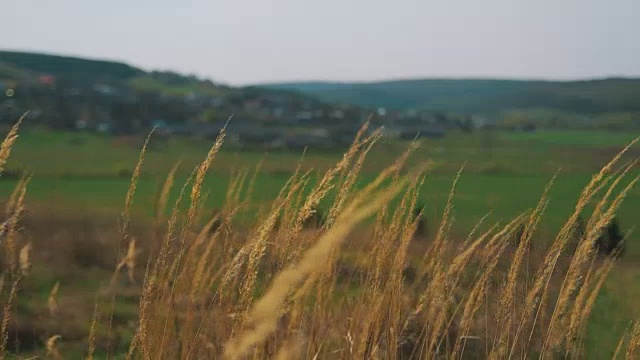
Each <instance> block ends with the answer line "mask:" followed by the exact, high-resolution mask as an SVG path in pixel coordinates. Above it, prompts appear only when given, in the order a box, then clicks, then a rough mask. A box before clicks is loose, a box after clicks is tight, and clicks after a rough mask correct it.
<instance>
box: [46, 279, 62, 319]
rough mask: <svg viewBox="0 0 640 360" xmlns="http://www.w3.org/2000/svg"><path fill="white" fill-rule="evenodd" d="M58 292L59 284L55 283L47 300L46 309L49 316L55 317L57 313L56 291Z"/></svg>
mask: <svg viewBox="0 0 640 360" xmlns="http://www.w3.org/2000/svg"><path fill="white" fill-rule="evenodd" d="M59 290H60V282H59V281H56V283H55V285H53V288H52V289H51V292H50V293H49V297H48V298H47V308H48V309H49V315H50V316H55V315H56V314H57V313H58V291H59Z"/></svg>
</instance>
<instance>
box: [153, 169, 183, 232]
mask: <svg viewBox="0 0 640 360" xmlns="http://www.w3.org/2000/svg"><path fill="white" fill-rule="evenodd" d="M181 164H182V160H178V161H177V162H176V163H175V165H173V167H172V168H171V170H170V171H169V174H167V177H166V179H165V180H164V183H163V184H162V189H161V190H160V197H159V198H158V205H157V209H156V224H158V225H159V224H160V223H162V221H163V220H164V217H165V211H166V209H167V202H168V201H169V194H170V193H171V188H172V187H173V182H174V181H175V177H176V172H177V171H178V169H179V168H180V165H181Z"/></svg>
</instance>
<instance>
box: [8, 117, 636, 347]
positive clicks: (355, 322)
mask: <svg viewBox="0 0 640 360" xmlns="http://www.w3.org/2000/svg"><path fill="white" fill-rule="evenodd" d="M366 130H367V125H365V126H364V127H363V129H362V130H361V131H360V132H359V133H358V135H357V136H356V138H355V140H354V142H353V145H352V146H351V147H350V149H349V150H348V151H347V152H346V153H345V154H344V156H343V157H342V159H341V160H340V161H339V162H338V163H337V164H336V165H335V166H334V167H332V168H330V169H329V170H327V171H326V172H325V173H324V174H323V175H321V176H320V177H319V180H318V181H317V182H315V183H314V182H313V181H312V178H313V176H312V173H311V172H305V171H303V170H302V167H301V166H299V167H298V169H297V170H296V171H295V172H294V173H293V175H292V176H291V178H290V179H289V180H288V182H287V183H286V185H285V186H284V187H283V188H282V190H281V191H280V193H279V194H278V196H277V197H276V198H275V200H274V201H273V202H272V203H271V205H270V207H268V208H265V209H261V210H260V211H256V209H255V207H253V205H252V204H250V203H249V201H248V200H247V199H251V193H252V192H255V191H260V189H259V188H256V186H255V178H256V175H255V174H257V173H258V171H259V169H256V172H255V174H251V173H250V172H243V173H240V174H238V175H237V176H235V177H234V178H233V179H232V180H231V182H230V186H229V188H228V190H227V193H226V197H225V201H224V205H223V206H222V208H220V209H218V210H217V211H211V209H207V208H205V206H204V204H205V201H204V200H205V197H206V193H207V189H206V188H205V187H204V186H203V184H204V181H205V178H206V176H207V174H208V173H209V172H210V171H211V168H212V167H214V166H215V160H216V156H217V155H218V153H219V151H220V148H221V147H222V145H223V141H224V138H225V132H224V130H223V132H222V133H221V134H220V136H219V137H218V139H217V140H216V142H215V143H214V145H213V146H212V148H211V150H210V151H209V153H208V154H207V156H206V158H205V159H204V160H203V161H202V162H201V163H200V164H199V165H198V166H197V167H196V168H195V169H193V171H192V173H191V176H190V177H189V179H188V181H187V182H186V183H185V184H183V185H182V186H181V191H180V196H179V197H178V199H177V200H176V202H175V203H170V202H169V200H168V199H169V196H168V194H169V193H170V191H171V190H172V188H173V187H174V186H180V184H177V185H176V184H175V183H176V181H175V175H176V172H177V169H178V167H179V166H180V164H177V165H176V166H175V167H174V168H173V169H172V170H171V171H170V173H169V174H168V176H167V178H166V180H165V182H164V184H163V186H162V187H161V191H160V193H159V196H158V201H157V206H156V211H155V213H156V218H155V219H154V221H153V224H151V225H149V227H152V228H151V229H148V230H149V231H148V232H147V236H145V237H144V238H140V237H139V236H137V235H134V234H133V232H134V231H133V230H134V225H135V224H133V222H131V216H130V210H131V207H132V205H133V203H134V201H135V192H136V186H137V181H138V178H139V176H140V172H141V169H142V168H143V167H144V159H145V151H146V143H145V145H144V146H143V148H142V151H141V154H140V159H139V162H138V164H137V166H136V167H135V170H134V171H133V172H132V176H131V186H130V189H129V192H128V193H127V194H126V197H125V205H124V211H123V214H122V218H121V220H120V224H119V229H118V233H117V235H118V236H117V237H113V238H111V239H109V240H108V241H110V242H111V246H112V247H113V248H114V249H116V250H117V251H115V252H114V254H113V259H111V260H113V261H112V264H109V263H108V261H107V262H106V265H105V264H104V263H105V260H101V262H102V263H103V264H102V265H101V266H102V267H105V266H110V265H111V267H110V271H112V276H111V278H110V281H109V282H108V284H106V285H105V286H104V287H101V288H100V289H98V290H97V291H96V292H97V294H96V295H97V300H96V303H95V306H91V308H92V309H93V316H91V317H89V318H87V319H84V320H85V323H86V324H85V325H86V335H85V338H83V342H84V344H85V345H86V347H85V348H84V349H82V355H80V356H81V357H86V358H90V359H93V358H103V356H105V355H106V356H107V357H108V358H113V357H116V356H118V357H119V356H125V357H127V358H141V359H202V358H205V359H210V358H211V359H216V358H227V359H240V358H278V359H287V358H310V359H312V358H321V359H370V358H385V359H387V358H388V359H422V358H442V357H444V358H491V359H502V358H513V357H517V358H529V357H533V356H539V357H544V358H555V357H558V356H559V357H566V358H575V359H582V358H585V357H587V356H589V354H588V353H586V350H585V349H586V347H585V336H586V329H587V325H588V320H589V317H590V313H591V311H592V309H593V306H594V304H595V301H596V299H597V297H598V294H599V291H600V289H601V288H602V286H603V284H604V281H605V279H606V278H607V275H608V274H609V273H610V271H611V269H612V268H613V266H614V263H615V261H616V259H617V257H615V256H611V257H598V256H596V254H597V252H596V250H595V245H596V243H597V242H598V239H599V238H600V236H601V234H602V232H603V229H604V228H605V227H606V226H607V225H608V224H609V223H611V221H612V220H613V219H614V215H615V212H616V210H617V209H618V207H619V206H620V204H621V202H622V200H623V199H624V197H625V195H626V194H627V193H628V192H629V191H630V189H631V188H632V186H633V185H635V182H636V181H637V178H631V179H630V180H629V179H627V177H629V173H630V172H631V170H632V168H633V166H634V165H635V162H633V163H630V164H626V165H624V166H619V163H620V162H621V156H622V154H623V153H624V152H626V151H627V149H628V148H629V147H627V148H625V149H623V151H622V152H621V154H619V155H618V156H616V157H615V158H614V159H613V160H612V161H611V162H610V163H608V164H607V165H605V166H604V167H603V168H602V170H601V171H600V172H599V173H597V174H596V175H595V176H594V177H593V178H592V181H591V182H590V183H589V184H588V185H587V186H586V187H585V188H584V190H583V192H582V194H581V196H580V199H579V200H578V202H577V204H576V206H575V210H574V212H573V213H572V214H571V215H570V216H569V218H568V219H567V220H566V222H565V224H564V226H562V228H561V229H560V230H559V231H558V232H557V234H555V238H554V239H552V241H550V245H549V247H548V248H546V249H545V248H540V247H539V246H535V247H532V245H531V244H532V239H533V238H534V237H535V236H536V230H537V227H538V224H539V222H540V220H541V218H542V217H543V216H544V212H545V208H546V206H547V203H548V200H549V199H548V196H549V190H550V189H551V187H552V186H553V179H552V180H551V181H550V182H549V185H548V187H547V189H546V190H545V191H544V192H543V193H542V194H541V195H540V201H539V202H538V204H537V205H536V206H535V207H534V208H533V209H531V210H529V211H527V212H525V213H522V214H514V216H513V219H511V220H508V221H506V222H505V223H502V224H494V225H491V224H485V221H486V218H483V219H479V222H478V224H477V225H476V226H475V227H474V228H473V229H472V230H471V231H470V232H469V234H468V236H467V237H466V238H464V239H458V238H455V237H453V236H452V235H451V231H450V229H451V227H452V225H453V222H454V219H453V207H454V206H453V204H454V201H455V185H456V183H457V181H458V178H460V176H462V169H461V171H460V172H459V173H458V177H456V179H455V181H454V183H453V187H452V189H451V192H450V194H449V196H448V201H447V205H446V207H445V208H444V211H443V214H442V217H441V222H440V224H439V226H437V227H436V228H435V229H432V230H433V232H434V233H433V234H432V235H431V236H427V239H424V237H425V236H423V234H419V235H420V236H419V238H420V240H419V241H414V238H416V232H421V231H418V230H419V229H420V228H421V226H422V225H421V220H422V219H421V217H420V211H416V209H419V208H421V206H419V204H418V198H419V190H420V189H421V188H422V187H423V185H424V186H428V181H426V179H425V176H427V175H428V174H429V169H430V164H429V163H426V164H423V165H419V166H417V168H413V167H411V168H407V164H408V160H409V159H410V157H411V154H412V152H414V151H415V149H416V148H417V146H418V144H412V145H411V146H410V147H409V149H408V150H407V151H406V152H405V153H404V154H403V155H402V156H400V157H399V158H398V159H397V160H396V161H395V162H394V163H392V164H390V165H389V166H388V167H387V168H386V169H384V170H383V171H381V172H380V173H379V175H378V176H377V177H376V178H375V179H373V180H372V181H371V182H369V183H368V184H365V185H364V186H356V184H357V183H358V182H359V180H360V179H359V173H360V170H361V169H362V166H363V164H364V162H365V159H366V156H367V154H368V153H369V152H370V150H371V149H372V147H373V146H374V145H375V143H376V141H377V140H378V139H379V138H380V133H379V132H372V133H371V135H365V134H366V133H367V131H366ZM150 136H152V135H150ZM16 137H17V125H16V127H15V128H14V130H12V132H11V133H10V134H9V136H8V137H7V139H6V140H5V142H4V143H3V145H2V148H1V150H0V166H2V165H3V164H5V163H6V159H7V157H8V156H9V151H10V149H11V145H12V144H13V142H14V141H15V139H16ZM629 146H631V145H629ZM0 170H1V168H0ZM28 181H29V178H24V180H23V181H21V182H20V183H19V185H18V187H17V188H16V190H15V192H14V196H12V197H11V199H10V201H9V202H8V203H9V205H8V206H7V214H8V218H9V221H8V222H7V223H6V227H7V229H6V235H5V238H4V239H3V243H2V249H3V252H4V255H5V256H4V262H3V264H2V266H3V271H4V274H5V275H4V278H3V279H4V284H6V285H5V286H4V287H3V290H2V300H3V306H4V308H3V321H2V338H3V341H2V349H1V353H2V354H5V356H6V355H7V354H9V353H10V352H9V349H11V352H12V353H13V352H19V348H20V347H19V346H16V345H14V344H13V343H14V341H13V340H12V339H13V338H15V337H17V336H16V331H13V332H12V330H11V329H15V327H12V323H13V322H12V321H13V320H12V319H14V320H15V316H14V317H12V315H13V314H15V313H20V311H21V310H23V311H24V312H26V311H29V309H16V308H17V306H16V305H17V304H20V302H19V298H20V297H23V296H29V293H28V291H29V290H31V289H34V288H37V287H36V286H35V285H34V284H32V283H30V282H29V277H30V276H33V274H32V273H31V272H32V271H35V265H36V264H35V263H34V260H33V259H31V258H30V253H31V251H36V250H37V249H34V247H33V246H32V245H31V243H30V242H28V239H24V238H23V237H22V236H21V235H20V232H19V231H17V230H18V229H19V226H18V221H19V220H20V218H21V215H22V212H23V209H24V202H25V195H26V194H27V185H28ZM167 208H169V209H168V210H169V211H168V212H167V211H166V210H167ZM320 208H323V209H327V210H326V212H324V214H323V216H321V218H322V221H309V219H314V218H315V217H316V214H317V212H318V211H319V210H318V209H320ZM247 213H249V214H250V215H252V216H249V217H247V216H246V214H247ZM166 214H168V215H166ZM239 217H242V219H247V218H249V219H252V223H251V224H249V225H247V223H246V221H242V222H239V221H236V220H237V218H239ZM583 217H584V218H585V219H586V220H585V221H584V222H581V221H580V219H582V218H583ZM579 223H581V224H582V225H580V226H578V224H579ZM36 225H37V224H36ZM578 227H580V231H576V229H577V228H578ZM576 234H578V235H576ZM537 244H538V243H536V245H537ZM76 248H77V246H75V245H74V246H72V247H70V249H76ZM59 250H64V249H59ZM49 251H50V252H52V253H53V254H54V255H52V256H55V251H56V249H55V248H53V249H49ZM74 251H78V250H74ZM76 254H77V255H75V256H77V257H78V258H86V257H89V256H90V257H91V258H95V259H96V260H95V261H100V259H101V257H100V255H101V254H100V252H99V253H96V252H91V251H89V250H86V249H85V250H82V251H80V252H77V253H76ZM103 257H105V258H107V259H109V256H108V255H107V251H104V255H103ZM32 265H33V266H32ZM85 265H86V266H88V265H89V264H85ZM22 285H25V286H26V288H25V287H23V286H22ZM64 289H65V281H64V279H60V280H57V281H56V283H55V286H53V287H52V289H51V290H50V291H47V294H46V295H45V296H44V298H45V299H46V303H47V304H48V314H45V315H38V316H41V317H43V318H46V319H56V316H59V314H60V313H61V312H64V311H65V308H64V307H63V306H60V303H59V302H58V298H59V296H60V293H61V292H64V291H65V290H64ZM92 300H93V299H92ZM125 314H127V315H125ZM16 315H20V314H16ZM132 317H136V321H135V322H133V323H131V324H127V325H126V326H128V327H126V326H125V327H126V328H127V329H128V331H129V333H128V335H127V336H125V338H124V339H123V335H122V334H123V333H124V332H123V331H119V330H118V329H117V328H116V327H117V326H120V324H121V323H122V322H123V321H122V319H123V318H125V319H130V318H132ZM630 320H632V319H630ZM52 324H53V325H52V326H51V327H50V328H48V331H49V332H50V333H46V334H44V333H43V337H44V338H43V339H39V340H37V341H35V342H36V343H38V344H40V349H35V350H34V351H33V352H36V353H38V354H47V355H48V356H49V357H52V358H69V356H70V357H72V358H75V357H76V356H77V355H68V354H67V353H65V350H68V351H71V350H70V349H67V348H65V341H66V339H65V336H60V334H59V333H56V332H54V331H52V330H55V329H56V326H58V327H59V330H60V332H62V330H63V326H64V324H63V322H62V321H59V322H55V321H54V322H53V323H52ZM639 328H640V325H638V323H636V325H635V326H633V327H631V328H630V329H629V333H628V334H627V335H626V336H625V337H623V338H622V339H620V343H619V346H618V348H617V349H612V353H613V352H616V353H617V355H618V357H624V356H626V357H627V358H633V356H634V354H635V352H636V350H637V347H638V345H639V344H640V331H639V330H638V329H639ZM10 333H11V334H10ZM23 340H24V337H23ZM635 355H637V354H635Z"/></svg>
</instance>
